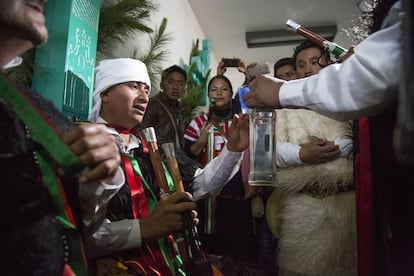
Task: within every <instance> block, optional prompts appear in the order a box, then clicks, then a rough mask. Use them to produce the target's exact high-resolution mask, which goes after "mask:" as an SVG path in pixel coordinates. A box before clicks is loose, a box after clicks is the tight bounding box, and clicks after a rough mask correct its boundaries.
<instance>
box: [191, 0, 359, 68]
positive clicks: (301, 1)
mask: <svg viewBox="0 0 414 276" xmlns="http://www.w3.org/2000/svg"><path fill="white" fill-rule="evenodd" d="M188 2H189V3H190V5H191V7H192V9H193V11H194V14H195V16H196V17H197V19H198V21H199V23H200V26H201V28H202V29H203V31H204V33H205V35H206V37H207V38H208V39H209V40H210V43H211V50H212V52H213V53H214V55H215V57H216V59H217V60H219V59H221V58H222V57H239V58H241V59H242V60H244V61H245V62H246V63H251V62H257V63H259V64H263V63H265V62H269V63H271V64H273V63H274V62H275V61H276V60H278V59H279V58H282V57H287V56H291V55H292V53H293V48H294V46H296V45H297V44H298V43H295V44H292V45H287V46H277V47H275V46H272V47H261V48H247V44H246V40H245V32H250V31H262V30H273V29H285V24H286V21H287V20H288V19H292V20H294V21H296V22H298V23H299V24H301V25H302V26H304V27H310V26H319V25H332V24H336V25H337V26H338V32H337V35H336V37H335V39H334V41H335V42H337V43H338V44H339V45H341V46H343V47H345V48H348V47H349V46H350V45H351V44H352V42H351V40H350V39H349V38H348V37H347V36H346V34H345V32H344V31H343V30H344V29H348V28H350V27H351V25H352V20H353V19H355V18H357V17H358V16H359V15H360V12H359V10H358V8H357V5H356V2H357V1H356V0H207V1H206V0H188Z"/></svg>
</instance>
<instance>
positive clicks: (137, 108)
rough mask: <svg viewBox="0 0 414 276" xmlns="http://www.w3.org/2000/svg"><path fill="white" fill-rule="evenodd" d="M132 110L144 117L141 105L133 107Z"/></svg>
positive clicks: (143, 109)
mask: <svg viewBox="0 0 414 276" xmlns="http://www.w3.org/2000/svg"><path fill="white" fill-rule="evenodd" d="M133 108H134V109H135V110H136V111H137V113H138V114H140V115H144V114H145V109H146V108H145V107H144V106H142V105H134V106H133Z"/></svg>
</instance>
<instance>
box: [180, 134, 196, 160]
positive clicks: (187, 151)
mask: <svg viewBox="0 0 414 276" xmlns="http://www.w3.org/2000/svg"><path fill="white" fill-rule="evenodd" d="M194 143H195V142H193V141H190V140H188V139H185V138H184V139H183V151H184V153H185V154H186V155H187V156H188V157H190V158H191V159H193V160H196V161H198V156H196V155H194V154H193V153H192V152H191V146H192V145H193V144H194Z"/></svg>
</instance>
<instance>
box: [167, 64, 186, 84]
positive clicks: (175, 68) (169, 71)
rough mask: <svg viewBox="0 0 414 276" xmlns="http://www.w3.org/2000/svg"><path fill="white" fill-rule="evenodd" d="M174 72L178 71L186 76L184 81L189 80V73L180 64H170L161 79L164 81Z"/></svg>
mask: <svg viewBox="0 0 414 276" xmlns="http://www.w3.org/2000/svg"><path fill="white" fill-rule="evenodd" d="M173 72H177V73H179V74H181V75H183V76H184V81H187V73H186V72H185V70H184V69H183V68H181V67H180V66H178V65H173V66H170V67H168V68H167V69H165V70H164V71H162V76H161V81H164V80H165V79H166V78H167V77H168V75H169V74H171V73H173Z"/></svg>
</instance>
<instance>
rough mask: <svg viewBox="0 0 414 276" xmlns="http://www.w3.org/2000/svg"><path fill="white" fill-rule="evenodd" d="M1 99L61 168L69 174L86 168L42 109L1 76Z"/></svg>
mask: <svg viewBox="0 0 414 276" xmlns="http://www.w3.org/2000/svg"><path fill="white" fill-rule="evenodd" d="M0 97H1V98H3V99H4V100H5V101H6V102H7V104H8V105H9V106H10V107H11V108H12V109H13V111H14V113H16V115H17V117H18V118H19V119H20V120H21V121H22V122H23V123H24V124H25V125H26V126H27V127H28V128H29V129H30V132H31V133H32V135H33V136H35V137H37V139H38V142H39V143H40V144H41V145H42V147H43V148H45V149H46V151H47V152H48V154H49V155H50V156H51V157H52V159H53V160H55V161H56V162H57V163H58V164H59V166H61V167H62V168H64V169H65V170H66V171H68V172H79V171H81V170H82V169H83V168H84V165H83V164H82V163H81V162H80V160H79V159H78V158H77V156H76V155H75V154H74V153H73V152H72V151H71V149H70V148H69V147H68V146H67V145H66V144H65V143H64V142H63V140H62V138H61V137H60V133H59V132H58V131H57V130H56V129H55V128H54V127H53V124H52V123H51V122H50V121H49V120H48V119H47V118H46V116H44V114H43V113H42V112H41V111H40V109H39V108H38V107H37V106H36V105H35V104H34V103H33V102H32V101H31V100H30V99H29V98H28V97H27V95H25V94H24V93H22V92H21V91H20V90H19V89H18V88H17V87H16V86H15V85H14V84H12V82H11V81H10V80H9V79H7V77H6V76H4V75H3V74H0Z"/></svg>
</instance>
